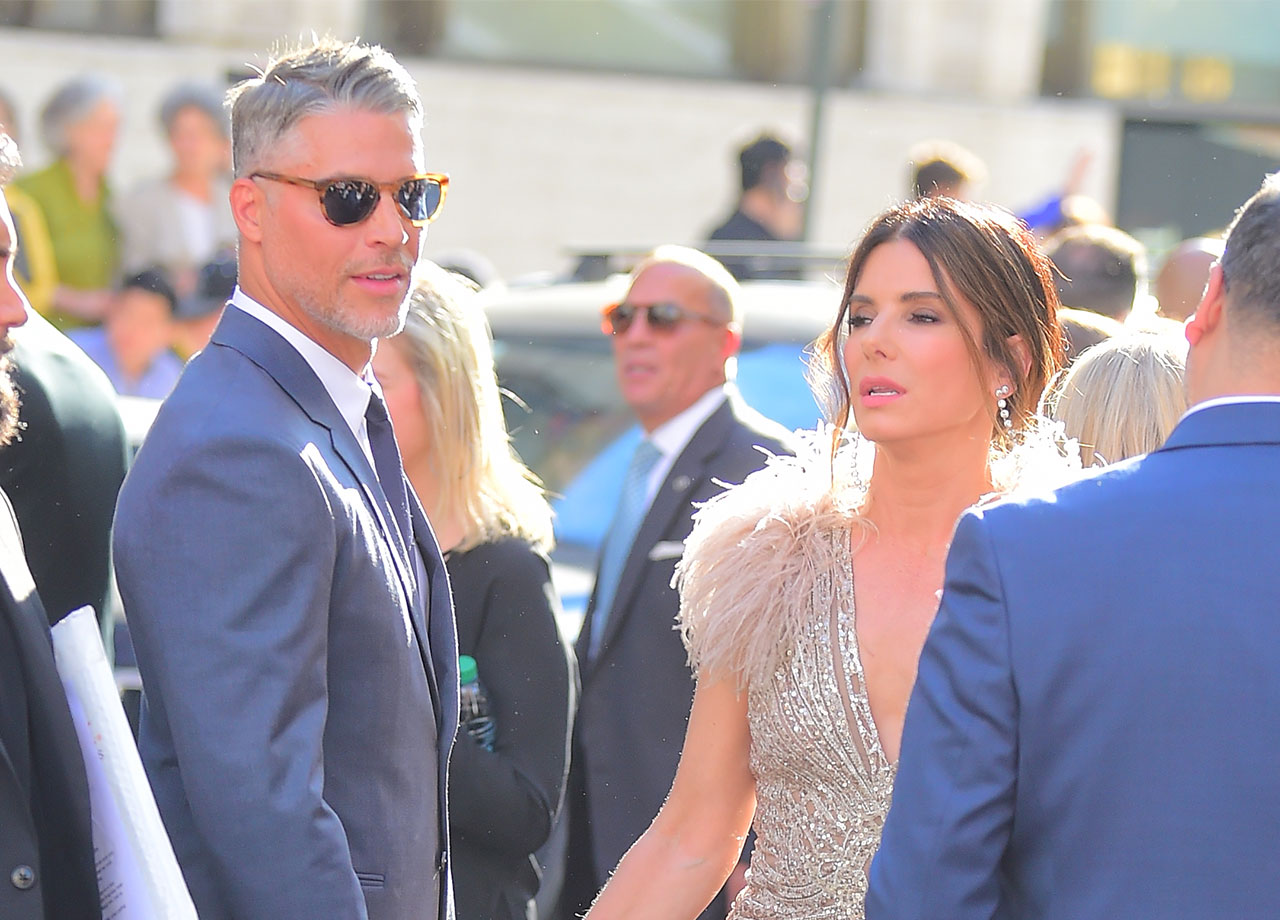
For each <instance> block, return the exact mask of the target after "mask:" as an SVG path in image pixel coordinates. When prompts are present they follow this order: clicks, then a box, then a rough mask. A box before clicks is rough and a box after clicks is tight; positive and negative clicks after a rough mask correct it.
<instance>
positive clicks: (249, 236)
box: [231, 176, 266, 243]
mask: <svg viewBox="0 0 1280 920" xmlns="http://www.w3.org/2000/svg"><path fill="white" fill-rule="evenodd" d="M265 206H266V193H265V192H264V191H263V189H262V186H260V185H259V184H258V183H257V182H254V181H253V180H252V179H249V178H247V177H244V176H241V177H240V178H239V179H237V180H236V181H235V182H233V183H231V216H232V217H233V218H235V222H236V227H237V228H238V229H239V231H240V235H241V236H242V237H244V238H245V239H246V240H248V241H249V242H251V243H260V242H262V211H263V208H264V207H265Z"/></svg>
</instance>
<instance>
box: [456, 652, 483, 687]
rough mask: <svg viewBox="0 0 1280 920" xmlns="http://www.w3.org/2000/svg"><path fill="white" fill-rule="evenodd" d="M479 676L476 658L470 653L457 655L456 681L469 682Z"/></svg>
mask: <svg viewBox="0 0 1280 920" xmlns="http://www.w3.org/2000/svg"><path fill="white" fill-rule="evenodd" d="M479 677H480V669H479V668H477V667H476V660H475V659H474V658H472V657H471V656H470V655H459V656H458V683H460V684H469V683H472V682H473V681H475V680H476V679H477V678H479Z"/></svg>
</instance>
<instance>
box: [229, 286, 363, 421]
mask: <svg viewBox="0 0 1280 920" xmlns="http://www.w3.org/2000/svg"><path fill="white" fill-rule="evenodd" d="M231 304H232V305H233V306H235V307H238V308H239V309H241V310H243V311H244V312H245V313H248V314H249V315H250V316H252V317H253V318H254V319H256V320H258V321H259V322H262V323H265V324H266V325H267V326H269V327H271V328H272V329H273V330H275V331H276V332H278V333H279V334H280V336H281V337H282V338H283V339H284V340H285V341H286V342H288V343H289V344H290V345H292V346H293V347H294V349H295V350H296V351H297V352H298V354H300V355H302V359H303V360H304V361H306V362H307V365H308V366H309V367H310V368H311V370H313V371H314V372H315V375H316V376H317V377H319V378H320V383H321V384H323V385H324V388H325V391H326V392H328V394H329V398H330V399H332V400H333V404H334V405H335V406H337V407H338V412H339V413H340V414H341V415H342V419H343V421H345V422H346V423H347V427H348V428H350V429H351V432H352V434H354V435H355V436H356V438H357V439H359V438H360V436H361V432H362V431H363V430H364V414H365V411H366V410H368V408H369V396H370V394H371V393H373V392H374V391H375V390H376V389H377V383H376V381H375V380H374V377H373V371H372V370H371V369H370V368H369V367H368V366H366V367H365V369H364V372H363V373H362V374H357V373H356V372H355V371H353V370H351V368H349V367H347V366H346V365H345V364H343V363H342V362H341V361H339V360H338V359H337V358H335V357H334V356H333V355H332V354H330V353H329V352H328V351H326V350H325V349H324V348H323V347H321V346H320V345H319V344H318V343H317V342H316V341H315V340H314V339H312V338H311V337H310V336H308V335H307V334H306V333H304V332H303V331H302V330H301V329H299V328H298V327H297V326H294V325H293V324H292V323H290V322H289V321H288V320H286V319H284V318H283V317H282V316H280V315H279V314H278V313H275V312H273V311H271V310H268V309H267V308H266V307H264V306H263V305H262V304H260V303H258V302H257V301H256V300H254V299H253V298H252V297H250V296H249V295H248V294H246V293H245V292H244V291H242V290H241V289H240V287H239V286H237V287H236V289H235V291H234V292H233V293H232V295H231ZM378 392H379V394H380V393H381V391H380V390H379V391H378Z"/></svg>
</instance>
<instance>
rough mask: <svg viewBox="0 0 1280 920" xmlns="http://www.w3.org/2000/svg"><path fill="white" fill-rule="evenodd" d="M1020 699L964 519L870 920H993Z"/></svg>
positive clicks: (989, 580) (974, 532) (974, 527)
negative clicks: (1017, 697) (908, 919)
mask: <svg viewBox="0 0 1280 920" xmlns="http://www.w3.org/2000/svg"><path fill="white" fill-rule="evenodd" d="M1016 717H1017V699H1016V694H1015V690H1014V685H1013V680H1012V674H1011V669H1010V654H1009V633H1008V620H1007V614H1006V607H1005V600H1004V595H1003V589H1002V585H1001V579H1000V574H999V570H998V567H997V563H996V560H995V554H994V551H993V549H992V546H991V542H990V538H989V536H988V534H987V529H986V524H985V523H984V521H983V519H982V518H981V516H979V515H977V514H973V513H970V514H967V515H965V516H964V517H963V518H961V521H960V524H959V527H958V528H957V530H956V535H955V539H954V541H953V542H952V545H951V552H950V555H949V556H948V558H947V575H946V583H945V586H944V590H943V596H942V605H941V607H940V608H939V610H938V616H937V618H936V619H935V621H934V624H933V627H932V629H931V630H930V633H929V637H928V640H927V641H926V642H925V646H924V651H923V653H922V654H921V657H920V669H919V673H918V676H917V678H916V684H915V689H914V690H913V691H912V694H911V701H910V704H909V705H908V708H907V716H906V723H905V725H904V728H903V736H902V754H901V760H900V762H899V766H898V775H897V779H896V783H895V787H894V793H893V806H892V808H891V809H890V811H889V816H888V819H887V821H886V823H885V828H884V836H883V839H882V841H881V845H880V851H879V853H878V854H877V855H876V857H875V859H874V861H873V862H872V865H871V879H870V890H869V892H868V895H867V911H866V916H867V920H890V918H892V920H905V918H919V920H924V918H933V920H968V918H975V920H976V918H990V917H992V916H993V915H995V913H996V911H997V907H998V903H999V900H1000V884H999V877H998V872H999V866H1000V862H1001V859H1002V857H1003V855H1004V852H1005V848H1006V846H1007V844H1008V840H1009V835H1010V830H1011V827H1012V823H1013V804H1014V780H1015V776H1014V774H1015V769H1016V763H1017V744H1018V739H1017V731H1016V725H1015V720H1016Z"/></svg>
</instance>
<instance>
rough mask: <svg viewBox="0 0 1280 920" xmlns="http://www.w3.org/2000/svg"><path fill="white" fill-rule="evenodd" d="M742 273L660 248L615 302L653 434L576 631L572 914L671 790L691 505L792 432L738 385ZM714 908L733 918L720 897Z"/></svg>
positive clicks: (636, 398) (681, 707)
mask: <svg viewBox="0 0 1280 920" xmlns="http://www.w3.org/2000/svg"><path fill="white" fill-rule="evenodd" d="M737 293H738V283H737V282H736V281H735V280H734V278H733V276H732V275H730V274H729V272H728V271H727V270H726V269H725V268H724V266H723V265H721V264H720V263H719V262H717V261H716V260H715V259H712V258H711V257H710V256H707V255H705V254H703V253H701V252H698V251H696V250H692V249H686V248H684V247H679V246H663V247H660V248H659V249H657V250H655V251H654V252H653V253H651V254H650V255H649V256H647V257H646V258H645V259H644V260H643V261H642V262H641V263H640V264H639V265H638V266H637V267H636V269H635V271H634V272H633V273H632V276H631V284H630V287H629V289H628V291H627V294H626V297H625V298H623V300H622V301H621V302H620V303H617V304H613V305H611V306H609V307H607V308H606V309H605V312H604V317H603V324H602V326H603V331H604V333H605V334H606V335H608V336H609V337H610V341H611V343H612V345H613V355H614V364H615V369H616V373H617V380H618V387H619V389H620V390H621V391H622V396H623V398H624V399H625V401H626V403H627V405H628V406H630V407H631V410H632V412H634V413H635V416H636V419H637V421H638V422H639V423H640V427H641V428H642V429H643V432H644V436H643V438H642V440H641V442H640V445H639V447H637V449H636V452H635V455H634V458H633V460H632V463H631V467H630V469H629V470H628V475H627V482H626V484H625V485H624V487H623V494H622V495H621V496H620V499H619V504H618V508H617V510H616V512H615V513H614V518H613V523H612V524H611V526H610V529H609V532H608V534H607V535H606V537H605V541H604V544H603V546H602V548H601V558H600V563H599V567H598V569H597V572H596V585H595V590H594V591H593V592H592V597H591V601H590V603H589V604H588V606H587V613H586V619H585V621H584V623H583V627H582V631H581V633H580V634H579V636H578V642H577V653H578V662H579V666H580V668H581V676H582V695H581V697H580V702H579V707H578V716H577V722H576V724H575V726H574V728H575V731H574V744H573V758H572V762H571V763H572V766H571V768H570V781H569V793H568V796H569V798H568V807H569V815H570V816H569V822H570V824H569V827H570V829H569V835H570V839H569V864H568V867H567V871H566V880H565V898H564V904H563V910H562V916H563V917H564V918H566V920H567V918H568V917H571V916H576V915H577V914H578V913H580V912H581V911H584V910H586V908H587V907H588V906H589V905H590V903H591V900H592V899H593V898H594V897H595V895H596V893H597V892H598V891H599V889H600V888H601V887H603V885H604V882H605V880H606V879H607V878H608V875H609V873H610V872H611V871H612V870H613V867H614V866H615V865H617V863H618V861H619V860H620V859H621V858H622V855H623V854H624V853H625V852H626V851H627V849H628V848H629V847H630V846H631V844H632V843H634V842H635V840H636V839H637V838H638V837H639V836H640V834H641V833H643V832H644V830H645V829H646V828H648V826H649V823H650V822H651V821H652V820H653V818H654V816H655V815H656V814H657V813H658V809H659V808H660V807H661V806H662V802H663V800H664V799H665V798H666V795H667V792H668V791H669V790H670V788H671V781H672V779H673V778H674V777H675V772H676V764H677V763H678V761H679V759H680V746H681V744H682V742H683V741H684V734H685V727H686V725H687V723H688V721H689V709H690V706H691V705H692V701H693V689H694V684H693V675H692V673H691V671H690V669H689V666H688V663H687V660H686V656H685V650H684V646H683V644H682V643H681V641H680V636H679V634H678V633H677V632H676V631H675V629H674V626H675V616H676V612H677V610H678V607H679V599H678V597H677V596H676V592H675V590H674V589H673V588H672V587H671V576H672V573H673V571H674V567H675V563H676V560H678V559H679V558H680V553H681V550H682V547H683V543H684V540H685V538H686V537H688V535H689V532H690V530H692V528H693V520H692V515H693V511H694V507H695V506H696V505H697V504H699V503H701V502H704V501H706V500H707V499H709V498H710V497H711V496H713V495H714V494H716V493H717V492H718V491H719V490H720V489H721V488H722V484H723V483H738V482H741V481H742V480H743V479H745V478H746V477H747V475H748V474H749V473H751V472H753V471H755V470H756V469H759V468H760V467H761V466H763V465H764V460H765V455H764V454H763V453H761V451H760V450H759V449H758V448H763V449H764V450H766V451H769V452H772V453H785V452H786V446H785V444H786V440H787V433H786V432H785V431H784V430H783V429H782V427H781V426H779V425H777V424H776V423H774V422H772V421H770V420H768V419H766V418H764V417H763V416H761V415H760V414H759V413H757V412H755V411H754V410H752V409H751V408H750V407H748V406H747V405H746V404H745V403H743V401H742V399H741V398H740V397H739V396H738V395H737V393H736V391H735V390H734V388H733V387H732V385H731V384H730V383H729V379H728V378H729V374H728V368H729V367H730V366H731V359H732V358H734V356H735V355H736V354H737V352H738V348H739V345H740V344H741V342H742V317H741V314H740V311H739V308H738V305H737V302H736V300H737ZM705 916H706V917H723V916H724V909H723V907H722V906H713V907H712V908H710V909H709V910H708V913H707V914H706V915H705Z"/></svg>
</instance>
